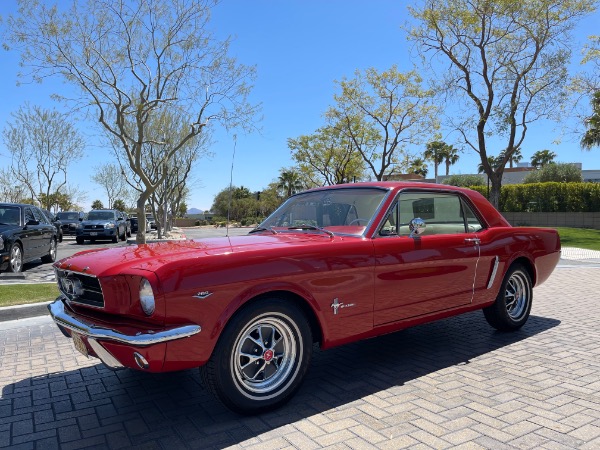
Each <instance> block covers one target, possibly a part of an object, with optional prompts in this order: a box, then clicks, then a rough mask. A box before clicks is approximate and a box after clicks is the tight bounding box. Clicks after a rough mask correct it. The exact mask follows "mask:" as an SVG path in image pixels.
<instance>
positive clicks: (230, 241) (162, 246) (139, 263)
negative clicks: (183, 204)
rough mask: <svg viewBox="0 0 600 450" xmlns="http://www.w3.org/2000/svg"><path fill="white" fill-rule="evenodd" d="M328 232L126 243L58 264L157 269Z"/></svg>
mask: <svg viewBox="0 0 600 450" xmlns="http://www.w3.org/2000/svg"><path fill="white" fill-rule="evenodd" d="M331 239H340V238H332V237H330V236H328V235H325V234H312V233H299V234H279V235H246V236H235V237H222V238H210V239H198V240H183V241H164V242H157V243H151V244H143V245H129V246H126V247H112V248H102V249H97V250H96V249H93V250H87V251H84V252H80V253H76V254H75V255H73V256H70V257H67V258H64V259H62V260H60V261H58V262H57V263H56V264H55V266H56V267H58V268H61V269H68V270H72V271H75V272H84V273H86V274H90V275H96V276H98V277H100V276H111V275H118V274H120V273H126V272H127V269H138V270H149V271H153V272H156V271H157V270H158V269H159V268H161V267H163V266H165V265H167V264H169V263H170V262H174V261H178V262H181V261H182V260H183V261H185V260H189V261H194V262H195V263H197V259H198V258H202V257H206V256H211V255H228V254H232V253H238V252H243V251H268V250H269V249H274V248H278V247H283V246H285V247H288V246H298V245H306V244H307V243H311V242H329V241H330V240H331Z"/></svg>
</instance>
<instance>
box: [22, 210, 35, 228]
mask: <svg viewBox="0 0 600 450" xmlns="http://www.w3.org/2000/svg"><path fill="white" fill-rule="evenodd" d="M23 213H24V215H25V223H26V224H27V223H29V222H30V221H31V220H37V219H36V218H35V216H34V215H33V212H32V211H31V208H25V210H24V211H23Z"/></svg>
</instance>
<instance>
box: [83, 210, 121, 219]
mask: <svg viewBox="0 0 600 450" xmlns="http://www.w3.org/2000/svg"><path fill="white" fill-rule="evenodd" d="M115 219H116V217H115V213H114V212H112V211H90V213H89V214H88V220H115Z"/></svg>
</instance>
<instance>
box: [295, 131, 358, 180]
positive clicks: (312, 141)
mask: <svg viewBox="0 0 600 450" xmlns="http://www.w3.org/2000/svg"><path fill="white" fill-rule="evenodd" d="M288 147H289V149H290V150H291V152H292V158H293V159H294V160H295V161H296V163H297V164H298V169H299V171H300V172H301V174H304V175H305V176H306V177H307V178H308V179H309V180H310V184H311V185H316V186H323V185H333V184H341V183H348V182H351V181H353V180H355V179H361V178H362V174H363V172H364V162H363V159H362V157H361V155H360V153H359V152H357V151H356V150H355V148H354V143H353V142H352V141H351V140H350V139H348V138H347V136H346V135H345V134H343V133H342V132H341V127H339V126H332V125H328V126H325V127H322V128H319V129H318V130H317V131H316V132H315V133H313V134H311V135H302V136H300V137H298V138H296V139H288Z"/></svg>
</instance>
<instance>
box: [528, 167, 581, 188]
mask: <svg viewBox="0 0 600 450" xmlns="http://www.w3.org/2000/svg"><path fill="white" fill-rule="evenodd" d="M582 181H583V178H582V176H581V170H579V169H578V168H577V167H576V166H575V165H573V164H565V163H553V164H546V165H544V166H542V168H541V169H539V170H536V171H534V172H531V173H529V174H528V175H527V176H526V177H525V178H524V179H523V183H524V184H529V183H548V182H557V183H581V182H582Z"/></svg>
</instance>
